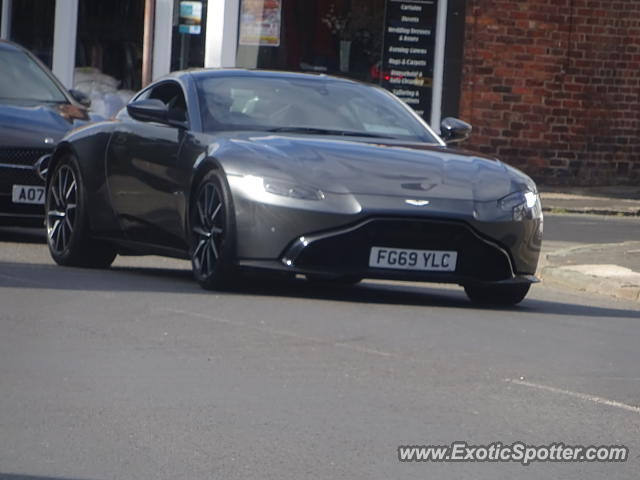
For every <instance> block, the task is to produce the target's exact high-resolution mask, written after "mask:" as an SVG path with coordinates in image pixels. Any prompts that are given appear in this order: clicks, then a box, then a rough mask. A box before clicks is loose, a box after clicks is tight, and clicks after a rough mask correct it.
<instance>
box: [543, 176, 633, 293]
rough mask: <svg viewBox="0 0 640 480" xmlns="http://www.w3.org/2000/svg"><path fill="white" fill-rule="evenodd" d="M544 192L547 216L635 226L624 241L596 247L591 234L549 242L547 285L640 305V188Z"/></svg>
mask: <svg viewBox="0 0 640 480" xmlns="http://www.w3.org/2000/svg"><path fill="white" fill-rule="evenodd" d="M540 190H541V199H542V204H543V209H544V211H545V212H546V214H547V215H559V216H562V215H567V214H583V215H585V218H586V217H589V216H591V215H607V216H613V217H616V218H625V219H627V220H628V225H629V228H628V232H629V234H628V236H627V238H625V239H624V241H615V242H610V243H600V242H599V243H596V242H593V243H592V239H591V238H590V235H589V234H588V232H585V234H584V236H583V237H582V238H581V240H580V242H554V241H550V242H543V251H542V257H541V261H540V266H539V269H538V275H539V276H540V277H541V278H542V280H543V281H544V282H546V283H550V284H558V285H561V286H565V287H570V288H574V289H577V290H581V291H584V292H587V293H595V294H604V295H609V296H612V297H616V298H620V299H625V300H631V301H635V302H638V303H640V187H633V186H632V187H623V186H615V187H576V188H567V187H563V188H562V189H560V188H544V187H543V188H541V189H540ZM636 221H637V224H636V223H635V222H636Z"/></svg>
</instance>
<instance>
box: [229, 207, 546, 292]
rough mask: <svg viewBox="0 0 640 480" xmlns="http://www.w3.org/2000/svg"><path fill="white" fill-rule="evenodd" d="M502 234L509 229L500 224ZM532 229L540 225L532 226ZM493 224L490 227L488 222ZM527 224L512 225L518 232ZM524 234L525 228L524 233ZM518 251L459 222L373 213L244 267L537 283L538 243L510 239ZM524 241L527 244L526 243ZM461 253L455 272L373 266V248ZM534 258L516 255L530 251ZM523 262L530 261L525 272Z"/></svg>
mask: <svg viewBox="0 0 640 480" xmlns="http://www.w3.org/2000/svg"><path fill="white" fill-rule="evenodd" d="M500 227H501V228H500V229H499V230H498V232H499V233H501V234H503V233H504V231H505V230H508V227H507V226H504V225H500ZM529 227H535V225H530V226H529ZM487 228H489V226H487ZM521 228H522V225H515V224H512V225H511V229H512V234H511V236H510V238H511V237H513V234H514V233H515V232H514V231H513V230H519V229H521ZM519 233H520V234H521V235H522V232H519ZM510 241H511V243H512V244H513V247H514V248H513V250H511V249H509V248H507V247H506V246H505V245H504V244H501V243H500V242H498V241H496V240H495V239H494V238H492V237H489V236H487V235H486V234H483V233H481V232H480V231H479V230H478V229H476V228H474V227H472V226H471V225H470V224H469V223H467V222H464V221H460V220H449V219H438V218H435V219H434V218H416V217H402V216H373V217H369V218H365V219H362V220H360V221H358V222H356V223H354V224H351V225H348V226H344V227H340V228H335V229H328V230H324V231H320V232H312V233H309V234H305V235H300V236H298V237H297V238H295V239H294V240H292V241H291V242H289V244H288V245H287V246H286V247H285V248H284V249H283V250H282V252H281V253H280V255H279V256H278V258H277V259H258V258H242V257H241V258H240V259H239V261H238V264H239V265H240V266H242V267H249V268H260V269H269V270H279V271H285V272H291V273H296V274H313V275H319V276H322V275H326V276H360V277H366V278H380V279H393V280H408V281H426V282H439V283H458V284H470V283H481V284H497V283H502V284H505V283H535V282H537V281H538V280H537V278H536V277H535V276H534V274H535V268H536V265H535V264H537V259H538V254H539V245H532V244H531V242H528V241H527V239H526V238H525V237H524V236H522V237H521V239H520V241H519V242H516V241H513V240H510ZM522 244H524V246H523V245H522ZM374 246H375V247H388V248H399V249H417V250H437V251H438V250H440V251H441V250H447V251H456V252H457V255H458V259H457V263H456V268H455V271H452V272H433V271H416V270H395V269H388V268H373V267H370V266H369V255H370V251H371V248H372V247H374ZM527 246H528V247H529V248H530V249H531V251H530V252H529V258H525V259H523V258H515V257H514V251H515V252H522V251H528V250H527ZM519 265H520V266H522V265H525V266H526V267H527V270H522V269H520V268H519Z"/></svg>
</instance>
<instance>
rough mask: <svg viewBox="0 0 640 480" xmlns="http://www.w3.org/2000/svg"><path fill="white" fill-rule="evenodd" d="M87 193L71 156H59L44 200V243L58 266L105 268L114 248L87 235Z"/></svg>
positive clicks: (113, 256)
mask: <svg viewBox="0 0 640 480" xmlns="http://www.w3.org/2000/svg"><path fill="white" fill-rule="evenodd" d="M86 199H87V196H86V192H85V188H84V184H83V183H82V176H81V175H80V169H79V167H78V163H77V160H76V158H75V157H73V156H72V155H67V156H65V157H64V158H62V159H61V160H60V161H59V162H58V164H57V165H56V167H55V169H54V170H53V172H51V180H50V181H49V182H48V184H47V194H46V200H45V224H46V228H47V245H48V246H49V252H50V253H51V257H52V258H53V260H54V261H55V262H56V263H57V264H58V265H64V266H69V267H88V268H107V267H108V266H109V265H111V264H112V263H113V260H114V259H115V258H116V255H117V251H116V249H115V248H114V247H113V246H112V245H110V244H107V243H104V242H101V241H98V240H95V239H93V238H91V234H90V230H89V218H88V209H87V200H86Z"/></svg>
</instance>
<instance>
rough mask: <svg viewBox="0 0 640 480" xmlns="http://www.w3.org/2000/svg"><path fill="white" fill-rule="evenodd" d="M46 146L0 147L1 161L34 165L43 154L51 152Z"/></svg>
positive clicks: (11, 163)
mask: <svg viewBox="0 0 640 480" xmlns="http://www.w3.org/2000/svg"><path fill="white" fill-rule="evenodd" d="M50 152H51V149H45V148H0V163H8V164H10V165H33V164H34V163H36V161H37V160H38V159H39V158H40V157H41V156H42V155H46V154H47V153H50Z"/></svg>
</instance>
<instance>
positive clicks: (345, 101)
mask: <svg viewBox="0 0 640 480" xmlns="http://www.w3.org/2000/svg"><path fill="white" fill-rule="evenodd" d="M197 82H198V94H199V98H200V106H201V108H200V110H201V112H202V117H203V118H202V124H203V126H204V130H205V131H207V132H214V131H220V130H263V131H270V132H291V133H304V134H311V135H313V134H316V135H338V136H345V137H357V136H362V137H369V138H371V137H374V138H382V139H384V138H387V139H398V140H402V141H409V142H428V143H437V142H438V141H437V140H436V139H435V138H434V137H433V135H431V134H430V133H429V131H428V130H427V129H426V128H425V127H424V125H423V124H422V123H421V122H420V121H419V120H418V119H416V118H415V117H414V116H413V115H412V114H411V113H410V112H409V111H408V110H407V108H406V107H405V106H404V105H403V104H402V103H401V102H400V101H399V100H396V99H395V98H394V97H392V96H391V95H389V94H388V93H387V92H385V91H384V90H382V89H379V88H376V87H370V86H367V85H362V84H357V83H352V82H346V81H345V82H342V81H336V80H333V79H323V78H301V77H292V78H287V77H276V76H273V77H271V76H266V75H265V76H258V75H256V76H241V75H239V76H224V77H219V76H210V77H206V76H199V77H197Z"/></svg>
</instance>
